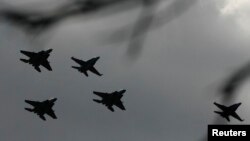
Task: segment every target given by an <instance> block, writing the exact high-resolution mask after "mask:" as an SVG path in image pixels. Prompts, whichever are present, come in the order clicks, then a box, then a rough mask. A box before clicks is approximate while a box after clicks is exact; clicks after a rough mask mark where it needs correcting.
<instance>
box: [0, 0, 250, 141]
mask: <svg viewBox="0 0 250 141" xmlns="http://www.w3.org/2000/svg"><path fill="white" fill-rule="evenodd" d="M26 1H27V2H30V1H33V2H41V0H26ZM54 1H56V0H54ZM169 1H171V0H169ZM177 1H179V4H182V3H183V6H180V7H181V8H186V10H185V11H184V10H183V11H182V12H180V13H178V11H172V13H171V14H169V15H176V16H174V17H175V18H171V20H169V21H168V20H167V22H166V24H165V25H164V26H162V27H159V28H155V30H153V31H151V32H149V33H148V35H147V39H146V40H145V43H144V46H143V50H142V51H141V52H140V54H139V56H138V58H137V59H135V60H133V59H130V58H129V56H128V55H127V54H126V52H127V45H128V42H126V41H125V42H116V43H112V41H107V40H111V39H109V38H108V37H109V35H110V36H112V34H113V33H114V32H115V31H116V30H119V29H120V27H123V26H126V25H129V24H131V23H133V22H134V21H135V20H136V18H137V15H138V12H139V10H138V9H134V10H130V11H129V12H124V13H122V14H118V15H112V16H106V17H103V18H100V17H97V18H93V19H88V20H85V19H84V17H81V18H80V19H77V18H74V19H71V20H67V21H64V22H63V23H60V25H58V26H57V27H56V28H55V29H54V31H53V32H52V33H50V34H49V33H45V34H43V35H41V36H44V35H46V36H45V37H41V38H47V39H48V38H49V40H40V39H37V40H36V41H31V40H30V37H28V36H26V35H25V34H24V33H23V32H22V31H21V30H19V28H18V27H14V26H12V25H9V24H7V23H3V22H2V23H1V24H0V37H1V38H0V66H1V69H0V101H1V102H0V113H1V118H0V119H1V120H0V140H3V141H5V140H9V141H34V140H36V141H69V140H73V141H83V140H85V141H100V140H103V141H117V140H119V141H128V140H131V141H152V140H155V141H164V140H169V141H183V140H186V141H196V140H197V141H198V140H200V139H201V138H203V137H204V136H205V134H206V132H207V125H208V124H213V123H214V120H215V119H216V118H217V117H218V116H217V115H215V114H214V113H213V111H214V110H217V108H216V107H215V106H214V105H213V102H214V101H216V102H219V103H220V102H221V101H222V98H223V97H222V96H221V95H219V94H218V92H217V88H218V86H219V85H221V83H223V81H224V79H225V78H227V77H228V76H230V74H231V73H233V72H234V71H235V69H237V68H238V67H241V65H244V64H245V63H246V62H248V61H250V48H249V47H250V40H249V38H250V26H249V25H250V15H249V12H250V11H249V9H250V2H249V1H248V0H221V1H219V2H218V1H217V0H210V1H208V0H197V1H195V0H190V3H191V4H190V3H187V2H186V1H187V0H177ZM16 2H17V0H10V3H11V4H16ZM45 2H47V1H45ZM168 8H169V7H168ZM176 8H178V7H176ZM166 11H168V12H171V10H166ZM175 12H176V13H175ZM166 15H168V14H166ZM166 18H168V17H166ZM120 34H122V33H120ZM44 41H46V42H45V43H44ZM49 48H52V49H53V52H52V53H51V56H50V58H49V61H50V63H51V66H52V68H53V71H52V72H49V71H47V70H45V69H44V68H42V73H38V72H36V71H35V70H34V69H33V68H32V66H30V65H28V64H24V63H23V62H21V61H19V59H20V58H24V56H23V55H22V54H21V53H20V50H21V49H22V50H30V51H39V50H41V49H49ZM71 56H74V57H77V58H82V59H83V60H88V59H91V58H92V57H95V56H100V57H101V58H100V60H99V61H98V62H97V63H96V65H95V67H96V68H97V69H98V70H99V72H100V73H103V74H104V75H103V76H102V77H98V76H96V75H94V74H91V73H89V74H90V76H89V77H88V78H87V77H85V76H84V75H83V74H80V73H79V72H77V71H75V70H73V69H72V68H71V66H72V65H75V63H74V62H73V61H72V60H71V59H70V57H71ZM249 82H250V81H249ZM249 82H248V81H247V82H246V83H244V85H243V86H242V87H241V89H240V91H239V93H238V94H237V98H236V99H234V100H233V101H231V102H230V103H228V104H234V102H235V103H236V102H242V103H243V104H242V105H241V106H240V107H239V109H238V111H237V112H238V114H239V115H240V116H241V117H242V118H243V119H245V121H244V122H242V123H241V122H239V121H237V120H235V119H232V123H235V124H248V121H249V120H250V112H249V108H248V107H249V106H250V104H249V99H250V95H249V91H250V83H249ZM120 89H126V90H127V92H126V93H125V94H124V97H123V99H122V100H123V102H124V105H125V107H126V109H127V110H126V111H121V110H120V109H118V108H115V112H114V113H112V112H110V111H109V110H108V109H107V108H106V107H104V106H103V105H100V104H97V103H94V102H93V101H92V99H93V98H98V97H96V96H95V95H93V94H92V92H93V91H103V92H112V91H116V90H120ZM51 97H56V98H58V100H57V101H56V104H55V106H54V107H53V109H54V110H55V113H56V115H57V117H58V119H57V120H53V119H51V118H50V117H46V118H47V121H46V122H44V121H43V120H41V119H40V118H39V117H38V116H36V115H35V114H33V113H30V112H27V111H25V110H24V107H29V105H28V104H26V103H25V102H24V100H25V99H30V100H38V101H42V100H46V99H48V98H51Z"/></svg>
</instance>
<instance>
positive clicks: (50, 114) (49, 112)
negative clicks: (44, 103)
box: [47, 110, 57, 119]
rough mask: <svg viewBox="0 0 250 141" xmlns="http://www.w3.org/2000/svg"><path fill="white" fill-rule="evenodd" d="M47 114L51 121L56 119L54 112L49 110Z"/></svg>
mask: <svg viewBox="0 0 250 141" xmlns="http://www.w3.org/2000/svg"><path fill="white" fill-rule="evenodd" d="M47 114H48V115H49V116H51V117H52V118H53V119H57V117H56V114H55V112H54V111H53V110H49V111H48V112H47Z"/></svg>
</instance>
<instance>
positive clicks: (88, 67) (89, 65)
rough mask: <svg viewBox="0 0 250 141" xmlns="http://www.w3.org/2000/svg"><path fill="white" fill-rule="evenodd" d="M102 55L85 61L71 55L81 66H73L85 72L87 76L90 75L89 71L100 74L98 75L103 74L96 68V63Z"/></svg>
mask: <svg viewBox="0 0 250 141" xmlns="http://www.w3.org/2000/svg"><path fill="white" fill-rule="evenodd" d="M99 58H100V57H95V58H92V59H90V60H88V61H83V60H79V59H76V58H74V57H71V59H72V60H74V61H75V62H76V63H78V64H79V65H80V66H79V67H76V66H72V68H74V69H77V70H78V71H79V72H81V73H84V74H85V76H87V77H88V76H89V75H88V73H87V71H91V72H92V73H94V74H96V75H98V76H102V74H100V73H99V72H98V71H97V70H96V69H95V68H94V65H95V63H96V62H97V60H98V59H99Z"/></svg>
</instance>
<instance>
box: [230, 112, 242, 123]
mask: <svg viewBox="0 0 250 141" xmlns="http://www.w3.org/2000/svg"><path fill="white" fill-rule="evenodd" d="M231 116H232V117H234V118H236V119H238V120H239V121H243V120H242V119H241V118H240V116H239V115H238V114H236V113H233V114H231Z"/></svg>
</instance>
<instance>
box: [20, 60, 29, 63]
mask: <svg viewBox="0 0 250 141" xmlns="http://www.w3.org/2000/svg"><path fill="white" fill-rule="evenodd" d="M20 60H21V61H23V62H24V63H29V60H26V59H20Z"/></svg>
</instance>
